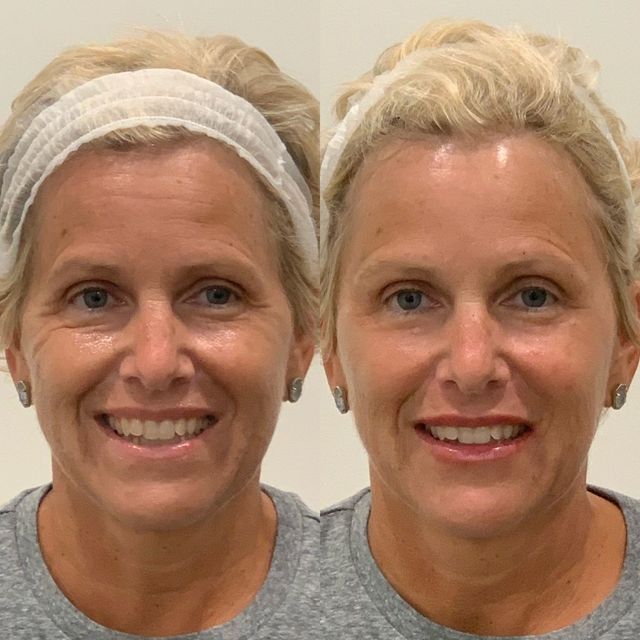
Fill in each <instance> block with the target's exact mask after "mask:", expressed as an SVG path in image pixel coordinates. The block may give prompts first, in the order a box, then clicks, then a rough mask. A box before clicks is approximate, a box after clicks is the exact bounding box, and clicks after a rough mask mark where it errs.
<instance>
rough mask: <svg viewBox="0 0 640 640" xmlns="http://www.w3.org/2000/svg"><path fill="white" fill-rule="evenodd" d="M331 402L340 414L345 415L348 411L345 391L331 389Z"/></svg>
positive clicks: (335, 388)
mask: <svg viewBox="0 0 640 640" xmlns="http://www.w3.org/2000/svg"><path fill="white" fill-rule="evenodd" d="M333 400H334V402H335V403H336V408H337V409H338V411H339V412H340V413H347V412H348V411H349V403H348V402H347V396H346V393H345V390H344V389H343V388H342V387H334V388H333Z"/></svg>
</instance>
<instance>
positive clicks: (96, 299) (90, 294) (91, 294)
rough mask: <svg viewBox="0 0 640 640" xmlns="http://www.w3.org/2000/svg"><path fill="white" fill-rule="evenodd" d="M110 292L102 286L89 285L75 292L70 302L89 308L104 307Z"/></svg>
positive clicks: (107, 302)
mask: <svg viewBox="0 0 640 640" xmlns="http://www.w3.org/2000/svg"><path fill="white" fill-rule="evenodd" d="M110 297H111V294H110V293H109V292H108V291H107V290H106V289H104V288H102V287H90V288H87V289H83V290H82V291H80V292H79V293H77V294H76V295H75V296H74V297H73V299H72V303H73V304H75V305H76V306H77V305H80V306H84V307H85V308H86V309H89V310H92V311H93V310H96V309H104V308H105V307H106V306H107V305H108V304H109V298H110Z"/></svg>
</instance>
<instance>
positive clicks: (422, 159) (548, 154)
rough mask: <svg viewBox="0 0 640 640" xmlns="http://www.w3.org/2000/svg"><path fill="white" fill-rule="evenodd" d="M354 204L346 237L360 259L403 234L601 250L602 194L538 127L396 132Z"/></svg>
mask: <svg viewBox="0 0 640 640" xmlns="http://www.w3.org/2000/svg"><path fill="white" fill-rule="evenodd" d="M346 205H347V210H348V212H349V213H348V216H347V220H348V222H347V245H352V249H354V250H357V249H358V248H359V249H360V256H359V258H360V259H364V258H365V257H366V256H368V255H370V254H371V253H372V252H374V251H376V250H378V249H381V248H384V247H385V246H388V245H390V244H393V243H394V242H395V240H397V241H398V242H400V243H401V244H400V245H399V250H402V247H405V248H406V247H408V245H409V244H410V243H412V242H414V241H415V243H416V244H418V243H421V244H422V246H423V247H424V248H425V250H426V249H427V248H428V249H429V252H430V253H433V252H435V253H437V252H438V251H439V252H443V251H445V247H446V252H447V254H448V255H450V254H451V251H452V250H453V251H454V252H459V253H460V255H461V256H465V257H468V255H469V252H470V251H471V250H472V249H474V248H477V249H478V250H479V251H480V252H484V253H485V254H487V255H491V254H492V253H493V252H494V251H495V250H496V249H497V248H499V247H502V246H503V245H507V247H508V246H513V247H515V246H526V245H529V244H534V245H535V244H536V243H537V244H540V243H544V244H549V245H554V246H556V247H558V248H559V249H561V250H565V251H569V252H570V253H572V254H575V255H576V256H579V257H580V258H583V259H589V258H590V257H591V258H593V257H594V254H595V256H596V257H597V258H599V259H602V255H601V253H602V252H601V250H600V243H599V241H598V239H597V227H596V224H595V211H596V207H597V206H598V204H597V203H596V201H595V198H594V196H593V195H592V194H591V192H590V190H589V188H588V186H587V184H586V182H585V181H584V179H583V178H582V175H581V174H580V172H579V171H578V169H577V168H576V166H575V165H574V163H573V161H572V159H571V157H570V156H569V155H568V153H566V152H564V151H563V150H560V149H556V148H555V147H554V146H552V145H551V144H549V143H547V142H545V141H542V140H540V139H538V138H536V137H535V136H533V135H531V134H522V135H515V136H501V137H495V138H491V139H487V140H483V141H480V142H474V143H470V142H468V141H463V140H456V139H436V140H418V141H406V140H403V141H399V140H394V141H391V142H388V143H386V144H384V145H383V146H381V147H380V148H378V149H377V150H375V151H374V152H373V153H371V154H370V156H369V157H368V158H367V160H366V161H365V163H364V164H363V166H362V167H361V169H360V171H359V172H358V174H357V176H356V178H355V179H354V181H353V183H352V185H351V188H350V190H349V193H348V196H347V202H346ZM352 253H353V252H352Z"/></svg>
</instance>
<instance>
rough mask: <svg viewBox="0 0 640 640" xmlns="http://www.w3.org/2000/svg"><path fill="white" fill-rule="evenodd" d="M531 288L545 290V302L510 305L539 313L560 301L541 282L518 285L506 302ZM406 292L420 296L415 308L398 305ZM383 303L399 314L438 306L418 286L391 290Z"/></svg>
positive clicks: (417, 311) (427, 309) (558, 297)
mask: <svg viewBox="0 0 640 640" xmlns="http://www.w3.org/2000/svg"><path fill="white" fill-rule="evenodd" d="M531 290H540V291H544V292H545V294H546V296H547V299H545V303H544V304H543V305H541V306H540V307H531V306H526V305H524V304H516V303H513V302H512V303H511V305H510V306H515V307H517V308H519V309H520V310H522V311H524V312H525V313H541V312H543V311H546V310H548V309H549V308H550V307H552V306H555V305H556V304H558V303H559V301H560V296H559V295H558V294H557V293H554V291H552V290H551V288H550V287H548V286H545V285H541V284H526V285H519V286H518V288H517V289H516V290H515V291H513V292H512V293H510V294H509V296H508V298H506V299H505V302H506V304H508V305H509V303H510V301H514V300H515V299H517V298H518V296H521V295H522V294H523V293H525V292H527V291H531ZM407 293H415V294H418V295H420V296H422V299H421V301H420V304H419V306H417V307H416V308H415V309H403V308H401V307H400V304H399V302H398V296H400V295H401V294H407ZM428 301H431V304H425V303H426V302H428ZM505 302H503V304H505ZM384 303H385V305H386V306H389V307H391V308H392V311H394V312H396V313H401V314H412V313H424V312H426V311H429V310H432V309H436V308H438V307H439V306H440V305H439V304H438V303H437V302H435V301H434V300H433V298H432V297H431V296H429V294H427V293H426V292H425V291H424V290H422V289H420V288H419V287H404V288H402V289H398V290H396V291H393V292H392V293H391V294H390V295H388V296H386V297H385V299H384Z"/></svg>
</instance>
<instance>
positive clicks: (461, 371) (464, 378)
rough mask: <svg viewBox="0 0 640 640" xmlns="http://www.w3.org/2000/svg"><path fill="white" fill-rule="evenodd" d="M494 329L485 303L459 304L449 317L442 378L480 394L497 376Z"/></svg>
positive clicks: (497, 338) (496, 333)
mask: <svg viewBox="0 0 640 640" xmlns="http://www.w3.org/2000/svg"><path fill="white" fill-rule="evenodd" d="M498 340H499V337H498V332H497V330H496V327H495V323H494V320H493V318H492V317H491V315H490V313H489V310H488V309H487V307H486V305H485V304H483V303H482V302H480V301H469V302H463V303H461V304H459V305H458V306H457V307H456V308H455V310H454V312H453V314H452V316H451V318H450V327H449V336H448V349H447V355H446V364H447V366H445V371H444V377H445V379H447V380H450V381H453V382H455V384H456V385H457V386H458V387H459V388H460V389H461V390H462V391H464V392H465V393H480V392H482V391H483V390H484V388H485V386H486V385H487V384H489V383H490V382H491V381H495V380H496V379H497V378H498V369H499V367H498V362H497V361H498V358H499V355H498Z"/></svg>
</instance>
